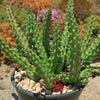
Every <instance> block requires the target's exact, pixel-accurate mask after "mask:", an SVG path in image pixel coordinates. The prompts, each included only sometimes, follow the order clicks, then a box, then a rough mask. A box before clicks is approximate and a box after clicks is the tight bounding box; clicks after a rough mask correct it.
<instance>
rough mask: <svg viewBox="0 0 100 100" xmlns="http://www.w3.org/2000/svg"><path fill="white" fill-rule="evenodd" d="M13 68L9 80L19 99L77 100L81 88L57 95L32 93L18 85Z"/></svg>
mask: <svg viewBox="0 0 100 100" xmlns="http://www.w3.org/2000/svg"><path fill="white" fill-rule="evenodd" d="M14 74H15V70H14V71H13V72H12V74H11V82H12V84H13V85H14V87H15V88H16V91H17V93H18V97H19V100H77V99H78V96H79V94H80V92H81V90H82V89H83V88H79V89H76V90H74V91H72V92H68V93H64V94H59V95H58V94H57V95H41V94H38V93H32V92H29V91H26V90H24V89H22V88H21V87H19V86H18V85H17V84H16V83H15V81H14Z"/></svg>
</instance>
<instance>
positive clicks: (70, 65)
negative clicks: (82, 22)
mask: <svg viewBox="0 0 100 100" xmlns="http://www.w3.org/2000/svg"><path fill="white" fill-rule="evenodd" d="M7 14H8V17H9V20H10V24H11V25H12V29H13V30H14V33H15V36H16V43H17V48H14V47H9V46H8V45H7V44H6V42H5V41H4V40H3V39H2V37H0V49H2V51H4V52H5V53H6V55H7V56H9V57H10V58H11V59H12V60H13V61H14V62H15V63H17V64H18V65H19V69H22V70H25V71H26V73H27V75H26V77H29V79H30V80H31V81H32V80H34V81H35V82H39V80H40V79H43V81H42V83H41V84H42V85H43V86H44V87H45V89H46V90H45V91H47V90H48V91H49V90H52V91H60V92H61V93H62V92H63V88H64V85H66V86H67V85H70V84H71V85H73V86H76V87H77V89H74V90H73V91H72V92H69V93H64V94H63V93H62V94H59V95H49V94H48V93H47V95H46V94H45V95H43V94H40V93H39V92H38V93H34V92H33V93H32V92H29V91H26V90H24V89H22V88H21V87H19V86H18V85H17V84H16V83H15V78H16V76H15V75H16V73H18V72H15V71H14V72H13V73H12V76H11V81H12V83H13V85H14V86H15V87H16V89H17V92H18V94H19V98H20V100H28V99H29V100H33V99H34V100H44V99H54V100H60V99H61V100H66V99H68V98H69V97H70V96H71V95H72V94H75V93H77V92H79V91H80V90H81V89H82V88H80V87H82V86H84V85H86V83H87V82H88V77H91V75H92V74H93V69H94V68H93V67H91V66H90V64H91V63H92V62H91V60H92V59H93V58H96V56H97V55H98V53H99V52H100V37H98V38H96V40H95V41H94V43H93V44H91V46H89V45H88V44H89V42H90V37H91V35H92V30H93V17H91V19H90V22H89V24H88V28H87V32H86V35H85V37H84V40H83V42H82V44H81V42H80V36H79V30H78V28H77V23H76V21H75V18H74V14H73V0H69V2H68V6H67V15H66V22H65V28H64V31H63V33H62V34H61V29H60V27H59V24H58V23H57V22H56V21H55V22H54V25H53V27H52V28H53V31H52V34H53V36H52V38H53V40H50V37H49V34H50V27H51V21H50V19H51V11H50V10H49V11H48V12H47V13H46V15H45V19H44V23H43V32H42V37H41V36H40V35H39V30H38V26H37V22H36V18H35V16H34V14H33V13H32V10H31V8H28V9H27V11H26V29H25V30H26V32H25V33H24V32H22V31H21V29H20V28H19V26H18V25H17V23H16V21H15V19H14V17H13V14H12V11H11V9H10V7H9V6H7ZM50 41H52V45H50ZM96 68H97V67H96ZM19 69H18V71H20V70H19ZM98 75H99V74H98ZM24 76H25V75H24ZM17 78H18V77H17ZM22 80H23V78H21V79H20V81H22ZM27 81H28V80H27ZM27 81H26V82H27ZM74 96H75V95H74ZM70 100H72V99H70Z"/></svg>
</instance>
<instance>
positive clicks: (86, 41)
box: [81, 16, 93, 58]
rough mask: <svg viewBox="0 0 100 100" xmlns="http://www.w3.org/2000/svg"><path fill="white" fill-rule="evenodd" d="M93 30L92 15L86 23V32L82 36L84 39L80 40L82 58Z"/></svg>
mask: <svg viewBox="0 0 100 100" xmlns="http://www.w3.org/2000/svg"><path fill="white" fill-rule="evenodd" d="M92 31H93V16H91V19H90V21H89V23H88V28H87V32H86V35H85V36H84V40H83V42H82V47H81V50H82V58H84V56H85V55H84V54H85V52H86V50H87V48H88V47H89V42H90V39H91V36H92V33H93V32H92Z"/></svg>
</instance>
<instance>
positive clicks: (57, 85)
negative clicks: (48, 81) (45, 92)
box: [53, 79, 64, 93]
mask: <svg viewBox="0 0 100 100" xmlns="http://www.w3.org/2000/svg"><path fill="white" fill-rule="evenodd" d="M53 84H54V88H53V91H60V92H61V93H62V91H63V87H64V85H63V84H62V82H61V81H60V80H59V79H54V80H53Z"/></svg>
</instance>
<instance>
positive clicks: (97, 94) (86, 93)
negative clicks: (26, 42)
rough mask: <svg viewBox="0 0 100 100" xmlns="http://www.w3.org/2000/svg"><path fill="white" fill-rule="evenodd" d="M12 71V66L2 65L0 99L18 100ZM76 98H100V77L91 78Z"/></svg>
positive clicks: (0, 71)
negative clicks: (12, 80) (11, 79)
mask: <svg viewBox="0 0 100 100" xmlns="http://www.w3.org/2000/svg"><path fill="white" fill-rule="evenodd" d="M12 71H13V68H11V67H10V66H7V65H4V64H2V65H1V67H0V100H18V95H17V93H16V91H15V88H14V87H13V86H12V84H11V81H10V76H11V72H12ZM73 100H75V99H74V98H73ZM76 100H100V77H96V78H94V79H92V80H90V81H89V83H88V84H87V85H86V87H85V88H84V89H83V90H82V92H81V94H80V96H79V98H77V99H76Z"/></svg>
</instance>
